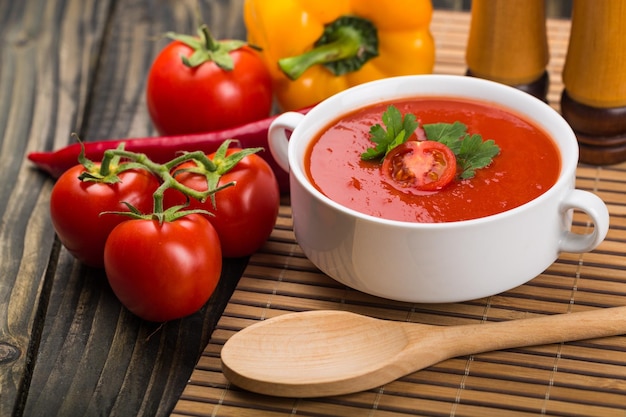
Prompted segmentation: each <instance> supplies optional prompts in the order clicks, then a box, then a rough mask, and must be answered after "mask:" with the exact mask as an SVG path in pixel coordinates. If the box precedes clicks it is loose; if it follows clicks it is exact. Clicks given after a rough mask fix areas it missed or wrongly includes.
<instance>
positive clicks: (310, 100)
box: [244, 0, 435, 110]
mask: <svg viewBox="0 0 626 417" xmlns="http://www.w3.org/2000/svg"><path fill="white" fill-rule="evenodd" d="M431 18H432V4H431V1H430V0H393V1H382V0H246V1H245V3H244V21H245V24H246V29H247V31H248V42H249V43H250V44H251V45H255V46H258V47H259V48H261V56H262V58H263V60H264V61H265V64H266V65H267V67H268V68H269V69H270V72H271V73H272V77H273V80H274V91H275V95H276V99H277V102H278V104H279V105H280V107H281V108H282V110H293V109H298V108H302V107H306V106H310V105H314V104H317V103H318V102H320V101H322V100H324V99H325V98H327V97H330V96H331V95H333V94H335V93H338V92H340V91H342V90H345V89H346V88H348V87H352V86H354V85H357V84H361V83H364V82H367V81H372V80H377V79H381V78H386V77H391V76H397V75H410V74H424V73H430V72H432V70H433V66H434V61H435V46H434V41H433V38H432V35H431V33H430V21H431Z"/></svg>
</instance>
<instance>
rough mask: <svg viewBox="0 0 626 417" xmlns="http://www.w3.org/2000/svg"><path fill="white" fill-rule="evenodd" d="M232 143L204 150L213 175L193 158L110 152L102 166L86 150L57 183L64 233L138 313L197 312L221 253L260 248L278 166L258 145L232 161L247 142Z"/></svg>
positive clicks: (59, 225)
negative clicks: (124, 156) (171, 160)
mask: <svg viewBox="0 0 626 417" xmlns="http://www.w3.org/2000/svg"><path fill="white" fill-rule="evenodd" d="M228 145H229V143H228V142H225V144H224V145H223V146H222V147H220V149H218V151H217V152H215V153H213V154H210V155H206V157H207V159H208V160H209V161H211V162H212V165H213V169H214V170H213V171H209V172H208V174H209V176H207V175H206V174H207V172H206V170H205V169H204V168H203V166H202V165H201V164H198V161H197V160H196V159H194V158H189V159H187V160H184V161H183V162H182V163H180V164H177V165H175V166H172V165H171V164H168V163H166V164H162V165H160V164H155V163H153V162H151V161H149V160H148V162H146V161H145V160H144V158H145V155H137V161H143V162H137V161H132V160H131V161H127V162H126V164H125V163H124V161H123V160H122V162H119V161H115V162H113V163H111V162H110V161H107V163H106V165H107V166H106V167H105V168H104V169H103V165H105V162H104V160H103V162H102V163H92V162H90V161H85V160H84V159H83V161H82V163H81V164H78V165H76V166H75V167H73V168H71V169H70V170H68V171H66V172H65V173H64V174H63V175H62V176H61V177H60V178H59V179H58V180H57V182H56V183H55V185H54V187H53V189H52V193H51V197H50V213H51V219H52V223H53V226H54V228H55V230H56V232H57V235H58V237H59V240H60V241H61V243H62V244H63V245H64V246H65V247H66V248H67V249H68V251H69V252H71V253H72V254H73V255H74V256H75V257H76V258H77V259H78V260H80V261H81V262H83V263H84V264H86V265H89V266H92V267H103V268H104V269H105V272H106V276H107V279H108V280H109V283H110V285H111V288H112V289H113V291H114V293H115V294H116V296H117V297H118V298H119V300H120V301H121V302H122V304H123V305H124V306H126V307H127V308H128V309H129V310H130V311H131V312H133V313H134V314H136V315H137V316H139V317H141V318H143V319H145V320H150V321H156V322H163V321H168V320H173V319H177V318H180V317H184V316H187V315H189V314H192V313H194V312H196V311H197V310H199V309H200V308H201V307H202V306H203V305H204V304H205V303H206V301H207V300H208V299H209V297H210V296H211V294H212V293H213V291H214V290H215V287H216V285H217V283H218V281H219V278H220V275H221V269H222V258H223V257H244V256H247V255H250V254H252V253H253V252H255V251H256V250H258V249H259V248H260V247H261V246H262V245H263V244H264V242H265V241H266V240H267V238H268V237H269V235H270V234H271V232H272V230H273V227H274V224H275V222H276V218H277V216H278V208H279V204H280V202H279V199H280V193H279V189H278V183H277V182H276V177H275V175H274V173H273V171H272V169H271V168H270V166H269V165H268V164H267V162H265V160H263V158H261V157H260V156H258V155H256V154H255V153H252V152H247V153H245V156H243V158H242V159H240V160H237V159H235V160H234V161H233V158H232V157H233V156H237V154H238V153H239V154H241V153H242V152H245V150H241V149H237V148H228ZM115 152H116V151H112V152H111V153H115ZM129 154H130V153H129ZM203 155H204V154H203ZM105 158H106V157H105ZM177 159H181V158H177ZM211 182H213V184H211ZM209 190H213V191H212V192H210V191H209ZM192 191H195V193H193V196H194V197H195V198H190V197H189V195H190V192H192ZM198 195H200V197H201V198H200V197H198ZM205 197H206V198H205Z"/></svg>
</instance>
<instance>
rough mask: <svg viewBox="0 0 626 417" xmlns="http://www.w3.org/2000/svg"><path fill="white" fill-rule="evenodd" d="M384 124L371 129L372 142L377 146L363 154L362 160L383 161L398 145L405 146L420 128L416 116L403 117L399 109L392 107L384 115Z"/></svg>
mask: <svg viewBox="0 0 626 417" xmlns="http://www.w3.org/2000/svg"><path fill="white" fill-rule="evenodd" d="M382 121H383V124H384V125H385V126H386V128H387V129H386V130H385V128H384V127H383V126H381V125H380V124H378V123H377V124H375V125H374V126H372V127H371V128H370V132H369V133H370V140H371V141H372V142H374V143H375V144H376V146H375V147H373V148H368V149H366V151H365V152H363V153H362V154H361V159H364V160H374V159H382V158H384V157H385V155H387V153H389V151H391V150H392V149H393V148H395V147H396V146H398V145H401V144H403V143H404V142H406V141H407V139H408V138H409V137H410V136H411V135H412V134H413V132H415V129H417V127H418V126H419V123H418V122H417V121H416V118H415V115H414V114H407V115H405V116H402V113H400V110H398V108H397V107H395V106H393V105H391V106H389V107H387V110H386V111H385V112H384V113H383V115H382Z"/></svg>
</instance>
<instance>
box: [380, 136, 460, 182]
mask: <svg viewBox="0 0 626 417" xmlns="http://www.w3.org/2000/svg"><path fill="white" fill-rule="evenodd" d="M381 169H382V172H383V176H384V177H385V178H386V179H387V182H388V183H389V184H390V185H392V186H393V187H395V188H396V189H399V190H400V191H406V192H413V191H415V190H417V191H438V190H441V189H442V188H444V187H445V186H446V185H448V184H449V183H450V182H451V181H452V180H453V179H454V177H455V176H456V157H455V156H454V153H453V152H452V150H451V149H450V148H449V147H447V146H446V145H444V144H443V143H440V142H436V141H432V140H423V141H416V140H411V141H408V142H405V143H403V144H401V145H399V146H396V147H395V148H393V149H392V150H391V151H390V152H389V153H388V154H387V156H385V159H384V160H383V165H382V168H381Z"/></svg>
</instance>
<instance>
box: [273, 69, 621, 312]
mask: <svg viewBox="0 0 626 417" xmlns="http://www.w3.org/2000/svg"><path fill="white" fill-rule="evenodd" d="M455 123H456V124H455ZM441 124H443V125H441ZM461 125H462V126H461ZM374 126H378V127H374ZM390 126H391V127H390ZM372 129H373V130H372ZM450 130H452V131H453V132H456V133H457V134H458V133H459V132H460V134H458V135H456V136H460V137H455V135H452V137H451V138H450V137H448V138H447V139H445V136H446V134H444V133H445V132H448V133H449V131H450ZM403 131H404V133H403ZM442 132H443V133H442ZM448 136H449V135H448ZM268 139H269V147H270V151H271V152H272V155H273V157H274V159H275V160H276V162H277V163H278V164H279V165H280V166H281V167H282V168H284V169H285V170H286V171H288V172H289V178H290V199H291V209H292V216H293V227H294V233H295V236H296V240H297V242H298V244H299V245H300V247H301V248H302V250H303V252H304V254H305V255H306V256H307V257H308V258H309V259H310V260H311V261H312V262H313V264H314V265H315V266H317V267H318V268H319V269H320V270H321V271H322V272H323V273H325V274H327V275H329V276H330V277H332V278H334V279H335V280H337V281H339V282H341V283H343V284H345V285H347V286H349V287H352V288H354V289H357V290H359V291H363V292H365V293H368V294H372V295H376V296H380V297H385V298H389V299H393V300H398V301H409V302H417V303H419V302H429V303H430V302H458V301H466V300H472V299H476V298H480V297H486V296H490V295H494V294H497V293H500V292H503V291H506V290H508V289H511V288H514V287H516V286H518V285H521V284H524V283H526V282H527V281H529V280H531V279H533V278H535V277H536V276H537V275H539V274H540V273H541V272H543V271H544V270H545V269H546V268H547V267H548V266H550V264H552V263H553V262H554V261H555V260H556V259H557V257H558V256H559V253H560V252H578V253H582V252H587V251H590V250H593V249H594V248H595V247H596V246H597V245H599V244H600V242H602V240H603V239H604V237H605V236H606V233H607V230H608V224H609V218H608V210H607V207H606V205H605V204H604V202H603V201H602V200H601V199H600V198H599V197H598V196H596V195H595V194H593V193H592V192H589V191H584V190H579V189H575V187H574V184H575V179H576V168H577V164H578V143H577V140H576V136H575V135H574V132H573V131H572V129H571V128H570V126H569V125H568V124H567V122H566V121H565V120H564V119H563V118H562V117H561V116H560V115H559V113H558V112H556V111H555V110H554V109H552V108H551V107H550V106H548V105H547V104H546V103H544V102H542V101H540V100H538V99H536V98H535V97H533V96H531V95H529V94H527V93H524V92H522V91H520V90H517V89H515V88H512V87H508V86H505V85H502V84H498V83H495V82H492V81H487V80H483V79H479V78H473V77H466V76H454V75H430V74H429V75H415V76H404V77H391V78H387V79H383V80H378V81H373V82H369V83H365V84H361V85H359V86H356V87H353V88H350V89H348V90H345V91H343V92H341V93H339V94H336V95H334V96H332V97H330V98H328V99H326V100H324V101H323V102H322V103H320V104H318V105H317V106H315V107H314V108H313V109H312V110H311V111H310V112H309V113H307V114H306V115H302V114H300V113H295V112H287V113H283V114H282V115H280V116H279V117H278V118H277V119H276V120H275V121H274V122H273V123H272V125H271V126H270V130H269V134H268ZM440 140H441V143H443V142H445V144H446V146H443V147H442V146H440V145H436V144H434V143H432V142H437V143H438V144H439V143H440ZM409 142H411V143H409ZM429 142H431V143H429ZM389 144H391V146H387V145H389ZM574 210H579V211H581V212H584V213H586V214H587V216H588V217H589V222H590V224H592V225H593V227H592V228H591V231H590V232H589V233H586V234H579V233H575V232H573V231H572V230H571V225H572V213H573V211H574Z"/></svg>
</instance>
